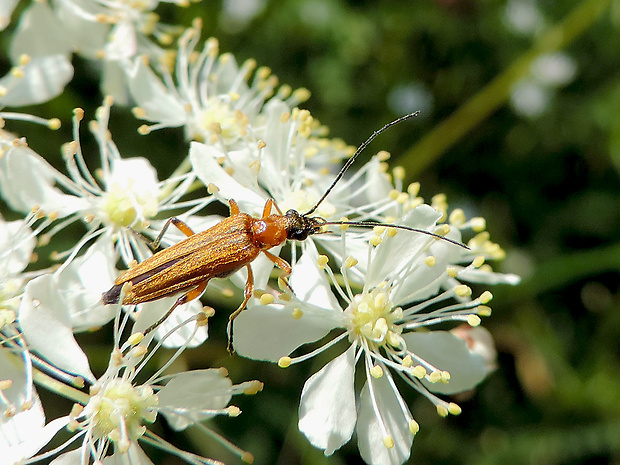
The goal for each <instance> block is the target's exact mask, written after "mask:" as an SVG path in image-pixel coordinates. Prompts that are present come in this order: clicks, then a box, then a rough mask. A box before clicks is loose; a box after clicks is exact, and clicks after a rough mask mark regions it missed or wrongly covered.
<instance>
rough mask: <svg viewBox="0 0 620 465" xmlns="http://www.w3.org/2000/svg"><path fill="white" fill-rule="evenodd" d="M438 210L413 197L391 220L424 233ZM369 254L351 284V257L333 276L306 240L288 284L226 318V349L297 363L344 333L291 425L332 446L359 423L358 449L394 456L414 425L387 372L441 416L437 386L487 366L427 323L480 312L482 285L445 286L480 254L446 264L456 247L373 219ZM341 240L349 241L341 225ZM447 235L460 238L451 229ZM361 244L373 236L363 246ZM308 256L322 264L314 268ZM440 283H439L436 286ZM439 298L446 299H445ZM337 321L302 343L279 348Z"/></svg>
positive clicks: (446, 389)
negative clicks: (474, 292) (231, 337)
mask: <svg viewBox="0 0 620 465" xmlns="http://www.w3.org/2000/svg"><path fill="white" fill-rule="evenodd" d="M441 217H442V213H441V212H437V211H436V210H434V209H432V208H430V207H429V206H426V205H421V206H418V207H416V208H414V209H413V210H411V211H410V212H409V213H408V214H407V215H405V217H404V218H403V219H402V220H401V221H399V224H403V225H406V226H409V227H414V228H419V229H424V230H427V231H431V232H439V231H441V228H442V226H439V229H438V227H437V225H436V223H437V222H438V220H440V219H441ZM376 232H377V234H378V235H376V236H375V237H374V238H373V239H371V243H372V244H375V245H376V247H375V248H371V249H369V250H368V252H367V256H368V257H369V258H368V259H367V262H366V263H367V267H366V269H365V271H364V273H363V281H362V283H361V285H362V288H361V290H358V291H354V288H355V287H356V284H357V283H356V281H357V280H353V281H352V280H350V279H349V278H350V276H351V271H352V270H353V269H354V268H355V267H356V265H357V264H358V260H356V258H357V257H355V258H353V257H351V258H349V259H347V260H345V262H344V264H343V266H342V267H341V268H340V271H341V274H342V278H343V280H344V284H338V283H337V280H336V279H335V278H334V277H333V274H332V273H331V271H330V269H329V268H328V267H325V263H326V261H327V257H324V256H321V257H319V256H318V253H317V252H316V249H314V247H313V246H312V245H309V246H308V247H307V249H306V253H305V254H304V255H303V256H302V257H301V259H300V260H299V261H298V263H297V264H296V266H295V267H294V268H293V273H292V275H291V278H290V285H291V288H292V290H293V291H294V294H292V295H291V294H283V295H280V296H278V297H277V298H274V296H273V295H272V294H264V295H263V296H262V297H261V298H260V304H257V305H252V304H251V306H250V307H249V308H248V310H246V311H245V312H243V313H241V314H240V315H239V317H238V318H237V319H236V320H235V328H234V334H235V349H236V350H237V351H238V352H239V353H240V354H241V355H244V356H247V357H251V358H256V359H262V360H272V361H276V360H278V362H279V364H280V365H281V366H283V367H285V366H288V365H289V364H291V363H298V362H301V361H303V360H306V359H308V358H309V357H311V356H313V355H315V354H316V353H318V352H322V351H324V350H326V349H328V348H329V347H331V346H332V345H334V344H336V343H338V342H340V341H343V340H347V341H348V343H349V348H348V349H347V350H346V351H345V352H343V353H342V354H341V355H340V356H338V357H336V358H335V359H334V360H333V361H332V362H330V363H328V364H327V365H326V366H325V367H324V368H323V369H322V370H321V371H319V372H318V373H316V374H315V375H313V376H312V377H311V378H310V379H309V380H308V381H307V382H306V384H305V386H304V389H303V392H302V397H301V401H300V407H299V427H300V430H301V431H302V432H303V433H304V434H305V435H306V436H307V437H308V439H309V440H310V442H311V443H312V444H313V445H315V446H316V447H318V448H321V449H323V450H324V451H325V454H326V455H330V454H331V453H333V452H334V451H335V450H336V449H338V448H339V447H341V446H342V445H343V444H344V443H346V442H347V441H348V440H349V439H350V438H351V436H352V434H353V432H354V430H356V431H357V438H358V445H359V449H360V453H361V455H362V457H363V458H364V460H365V461H367V462H368V463H371V464H401V463H404V462H405V461H406V460H407V458H408V457H409V454H410V448H411V444H412V442H413V437H414V435H415V433H416V432H417V430H418V424H417V423H416V422H415V420H414V419H413V417H412V415H411V413H410V411H409V408H408V407H407V405H406V402H405V400H404V398H403V397H402V396H401V394H400V392H399V390H398V388H397V387H396V383H395V379H394V378H395V376H394V375H398V377H400V378H402V380H404V382H405V383H406V384H408V385H409V386H410V387H412V388H413V389H415V390H417V391H418V392H419V393H421V394H422V395H424V396H425V397H427V398H428V399H429V400H430V401H431V402H432V403H433V404H434V405H435V406H436V408H437V412H438V413H439V414H440V415H442V416H446V415H448V414H449V413H452V414H458V413H459V412H460V408H459V407H458V406H457V405H456V404H453V403H450V402H447V401H444V400H442V399H441V398H439V397H437V396H436V395H435V394H453V393H457V392H462V391H466V390H469V389H471V388H473V387H474V386H475V385H476V384H478V383H479V382H480V381H482V380H483V379H484V377H485V376H486V374H487V373H488V370H487V365H486V363H485V359H484V358H483V357H482V356H480V355H479V354H477V353H475V352H473V351H471V350H470V349H469V347H468V345H467V343H466V342H465V341H464V340H463V339H461V338H459V337H457V336H455V335H454V334H451V333H450V332H446V331H443V330H436V331H428V329H429V328H432V327H434V326H436V325H445V324H446V323H448V324H449V323H452V324H454V323H462V322H465V323H467V324H469V325H470V326H477V325H478V324H479V323H480V318H479V315H482V316H484V315H488V314H490V309H489V308H488V307H487V306H486V305H485V304H486V303H487V302H488V301H489V300H490V298H491V295H490V293H488V292H485V293H483V294H482V295H481V296H480V297H478V298H476V299H473V300H472V299H471V298H470V295H471V289H470V288H469V287H467V286H465V285H462V284H458V283H456V285H450V282H452V281H451V280H454V279H457V278H459V277H460V276H461V275H464V274H466V273H467V272H468V271H470V270H474V269H476V268H479V267H480V266H481V265H482V264H483V261H484V260H483V259H482V257H480V258H477V259H475V260H473V262H471V263H470V264H469V265H467V266H461V267H455V266H454V264H453V263H454V262H452V259H453V258H454V257H456V258H460V252H456V253H455V250H457V249H459V248H460V247H458V246H457V245H455V244H453V243H450V242H447V241H442V240H437V239H436V238H433V237H429V236H426V235H422V234H415V233H411V232H407V231H398V232H397V234H394V233H395V232H396V230H394V229H389V228H379V229H378V230H376ZM343 237H345V239H343V241H344V242H345V245H346V241H348V239H346V235H345V236H343ZM448 237H450V238H451V239H455V240H457V241H458V240H460V235H459V234H458V230H457V229H453V230H452V231H451V232H450V233H448ZM369 247H371V246H369ZM317 260H318V262H319V264H320V265H321V266H323V267H324V269H325V272H326V273H327V276H331V277H332V279H331V283H330V280H328V278H327V276H326V274H325V273H320V274H319V273H317V271H316V267H315V265H314V263H312V262H316V261H317ZM331 286H335V287H336V289H337V290H338V295H339V297H340V298H341V299H343V300H344V301H345V302H346V307H345V308H342V307H341V306H340V304H339V302H338V299H337V297H336V296H335V295H334V294H333V293H332V292H331V289H330V288H331ZM443 288H447V290H445V291H443V292H442V291H441V289H443ZM448 300H455V301H456V303H452V304H448V303H447V301H448ZM334 329H340V330H341V333H340V335H337V336H335V337H334V338H331V339H330V340H328V341H327V342H323V343H322V345H321V346H320V347H319V348H318V349H316V350H314V351H313V352H311V353H308V354H305V355H300V356H298V357H295V358H291V357H290V356H289V354H291V353H292V352H293V351H295V350H296V349H297V348H298V347H300V346H301V345H303V344H305V343H310V342H314V341H317V340H320V339H321V338H323V337H325V336H326V335H327V334H332V333H331V332H332V331H333V330H334ZM360 365H361V369H362V370H363V373H364V378H365V383H364V387H363V388H362V389H361V396H360V397H359V400H358V401H357V402H356V395H355V392H356V390H355V382H354V379H355V376H354V375H355V369H356V367H359V366H360Z"/></svg>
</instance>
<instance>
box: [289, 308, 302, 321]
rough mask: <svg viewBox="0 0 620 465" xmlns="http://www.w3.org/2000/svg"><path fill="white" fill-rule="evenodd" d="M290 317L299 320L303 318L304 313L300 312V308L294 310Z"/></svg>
mask: <svg viewBox="0 0 620 465" xmlns="http://www.w3.org/2000/svg"><path fill="white" fill-rule="evenodd" d="M291 316H292V317H293V319H294V320H299V319H300V318H301V317H302V316H304V312H302V311H301V308H294V309H293V311H292V312H291Z"/></svg>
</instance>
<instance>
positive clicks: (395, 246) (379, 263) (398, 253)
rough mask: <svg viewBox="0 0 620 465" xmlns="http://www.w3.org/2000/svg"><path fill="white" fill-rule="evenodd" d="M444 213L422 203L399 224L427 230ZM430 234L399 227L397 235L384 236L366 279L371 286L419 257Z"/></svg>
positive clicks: (400, 270) (398, 271) (396, 272)
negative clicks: (402, 229)
mask: <svg viewBox="0 0 620 465" xmlns="http://www.w3.org/2000/svg"><path fill="white" fill-rule="evenodd" d="M439 218H441V213H439V212H438V211H437V210H435V209H433V208H431V207H429V206H428V205H420V206H418V207H416V208H414V209H413V210H411V211H410V212H409V213H407V215H405V217H403V219H402V221H400V222H399V224H402V225H405V226H409V227H412V228H417V229H423V230H428V229H431V228H433V227H434V226H435V224H436V223H437V220H439ZM428 242H429V237H428V236H426V235H424V234H419V233H414V232H409V231H398V232H397V234H396V235H395V236H394V237H391V238H385V239H384V241H383V243H382V244H381V246H380V247H377V251H376V254H375V256H374V257H373V259H372V263H371V266H370V269H369V270H368V276H367V277H366V282H367V284H368V285H369V287H370V288H372V287H374V286H376V285H377V284H379V283H381V282H382V281H384V280H385V279H386V277H387V276H395V275H397V274H399V273H400V272H402V270H403V268H404V267H406V266H408V265H409V264H410V263H411V261H412V260H414V259H420V260H423V258H424V257H421V256H420V254H421V251H422V250H423V249H424V248H425V247H426V246H427V244H428Z"/></svg>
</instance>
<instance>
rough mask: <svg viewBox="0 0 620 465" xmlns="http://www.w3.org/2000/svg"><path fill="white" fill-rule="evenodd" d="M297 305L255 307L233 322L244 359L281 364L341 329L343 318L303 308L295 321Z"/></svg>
mask: <svg viewBox="0 0 620 465" xmlns="http://www.w3.org/2000/svg"><path fill="white" fill-rule="evenodd" d="M293 309H294V305H287V306H283V305H276V304H273V305H253V306H250V307H248V308H247V309H246V310H244V311H243V312H241V313H240V314H239V316H238V317H237V318H236V319H235V321H234V340H233V342H234V347H235V350H236V351H237V352H238V353H239V354H240V355H243V356H244V357H248V358H252V359H254V360H269V361H272V362H276V361H278V360H279V359H280V358H281V357H284V356H287V355H289V354H290V353H291V352H293V351H294V350H295V349H296V348H298V347H299V346H301V345H303V344H307V343H309V342H314V341H318V340H319V339H321V338H323V337H324V336H326V335H327V333H329V332H330V331H331V330H332V329H334V328H337V327H340V326H341V325H342V323H341V319H340V317H341V314H336V313H335V312H333V311H331V310H325V309H320V308H314V307H303V308H301V311H302V314H303V315H302V317H301V318H299V319H295V318H293Z"/></svg>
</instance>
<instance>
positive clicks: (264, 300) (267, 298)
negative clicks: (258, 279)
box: [259, 293, 275, 305]
mask: <svg viewBox="0 0 620 465" xmlns="http://www.w3.org/2000/svg"><path fill="white" fill-rule="evenodd" d="M259 300H260V304H261V305H270V304H272V303H273V301H274V300H275V297H274V296H273V294H267V293H265V294H263V295H261V296H260V299H259Z"/></svg>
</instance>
